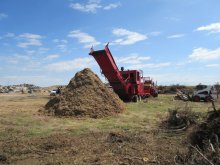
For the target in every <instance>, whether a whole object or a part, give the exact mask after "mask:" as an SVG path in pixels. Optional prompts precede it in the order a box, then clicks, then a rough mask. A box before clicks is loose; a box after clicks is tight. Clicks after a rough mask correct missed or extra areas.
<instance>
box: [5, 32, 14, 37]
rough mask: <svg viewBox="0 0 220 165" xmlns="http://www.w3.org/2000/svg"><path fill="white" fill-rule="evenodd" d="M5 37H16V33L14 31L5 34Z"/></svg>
mask: <svg viewBox="0 0 220 165" xmlns="http://www.w3.org/2000/svg"><path fill="white" fill-rule="evenodd" d="M4 37H7V38H12V37H15V34H14V33H7V34H5V36H4Z"/></svg>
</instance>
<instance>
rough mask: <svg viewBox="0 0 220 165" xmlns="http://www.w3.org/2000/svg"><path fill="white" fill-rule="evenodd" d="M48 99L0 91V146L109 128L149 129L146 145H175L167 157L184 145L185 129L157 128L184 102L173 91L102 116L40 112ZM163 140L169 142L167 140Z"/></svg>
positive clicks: (197, 107) (202, 106) (196, 107)
mask: <svg viewBox="0 0 220 165" xmlns="http://www.w3.org/2000/svg"><path fill="white" fill-rule="evenodd" d="M48 100H49V96H46V95H35V96H30V95H28V94H24V95H21V94H0V146H1V144H4V143H5V142H7V141H8V140H10V139H14V138H17V139H19V140H24V141H25V140H32V139H36V138H47V137H51V136H52V137H53V135H57V134H62V135H68V136H69V135H71V137H72V136H73V137H75V136H82V137H84V134H85V136H88V135H90V133H91V132H92V133H96V132H97V133H100V132H101V133H104V136H105V133H106V134H108V133H109V132H111V131H119V132H122V131H129V132H145V134H146V133H147V132H148V133H149V137H148V138H149V139H151V140H150V141H151V144H148V145H149V146H148V147H152V145H158V146H157V147H156V148H158V150H160V149H159V147H160V146H161V147H162V146H163V144H164V145H168V144H170V145H171V146H178V147H177V148H174V149H170V152H169V155H168V156H167V157H172V154H171V153H174V152H175V151H177V150H181V147H180V146H183V147H182V148H184V145H183V144H182V141H183V139H185V137H186V134H185V133H182V134H178V135H177V134H167V133H165V132H163V131H160V130H159V129H158V125H159V124H160V122H161V119H162V118H164V117H165V116H166V115H167V110H168V108H176V107H183V106H185V104H186V103H184V102H182V101H174V100H173V95H160V96H159V97H158V98H152V99H151V98H150V99H149V100H148V101H147V102H145V101H142V102H139V103H127V104H126V107H127V110H126V111H125V112H124V113H122V114H119V115H118V116H114V117H105V118H101V119H91V118H72V117H70V118H67V117H63V118H61V117H54V116H46V115H43V114H41V113H39V112H38V110H39V109H40V108H42V107H43V106H44V105H45V104H46V103H47V102H48ZM188 106H190V107H192V110H193V111H200V112H207V110H208V109H209V107H211V103H203V102H201V103H192V102H190V103H188ZM217 107H219V105H217ZM102 138H103V137H102ZM154 139H155V140H154ZM161 142H162V143H163V144H161ZM166 142H169V143H168V144H166ZM155 152H156V150H155ZM157 152H158V151H157ZM161 152H163V151H161ZM164 152H166V151H164ZM0 154H1V151H0ZM100 154H101V153H100ZM160 154H161V155H163V154H165V155H166V154H167V153H160ZM12 155H13V154H12ZM165 157H166V156H164V159H165ZM161 159H162V158H161ZM80 160H81V159H80Z"/></svg>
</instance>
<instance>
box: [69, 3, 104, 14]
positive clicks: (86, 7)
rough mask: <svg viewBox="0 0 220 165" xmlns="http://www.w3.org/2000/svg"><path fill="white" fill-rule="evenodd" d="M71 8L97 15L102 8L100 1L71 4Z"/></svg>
mask: <svg viewBox="0 0 220 165" xmlns="http://www.w3.org/2000/svg"><path fill="white" fill-rule="evenodd" d="M70 7H71V8H72V9H75V10H79V11H82V12H87V13H96V11H97V9H99V8H102V6H101V5H100V1H97V0H96V1H88V2H87V3H86V4H80V3H71V4H70Z"/></svg>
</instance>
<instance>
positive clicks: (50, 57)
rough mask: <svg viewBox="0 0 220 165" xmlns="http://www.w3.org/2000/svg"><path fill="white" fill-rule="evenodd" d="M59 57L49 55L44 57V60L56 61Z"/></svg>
mask: <svg viewBox="0 0 220 165" xmlns="http://www.w3.org/2000/svg"><path fill="white" fill-rule="evenodd" d="M59 57H60V55H58V54H51V55H48V56H47V57H45V58H44V60H53V59H56V58H59Z"/></svg>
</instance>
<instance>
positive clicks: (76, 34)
mask: <svg viewBox="0 0 220 165" xmlns="http://www.w3.org/2000/svg"><path fill="white" fill-rule="evenodd" d="M68 37H72V38H77V39H78V41H79V42H80V43H82V44H84V48H90V47H92V46H96V45H99V44H100V42H98V41H96V39H95V38H94V37H93V36H90V35H89V34H87V33H84V32H81V31H80V30H74V31H71V32H70V33H69V34H68Z"/></svg>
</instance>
